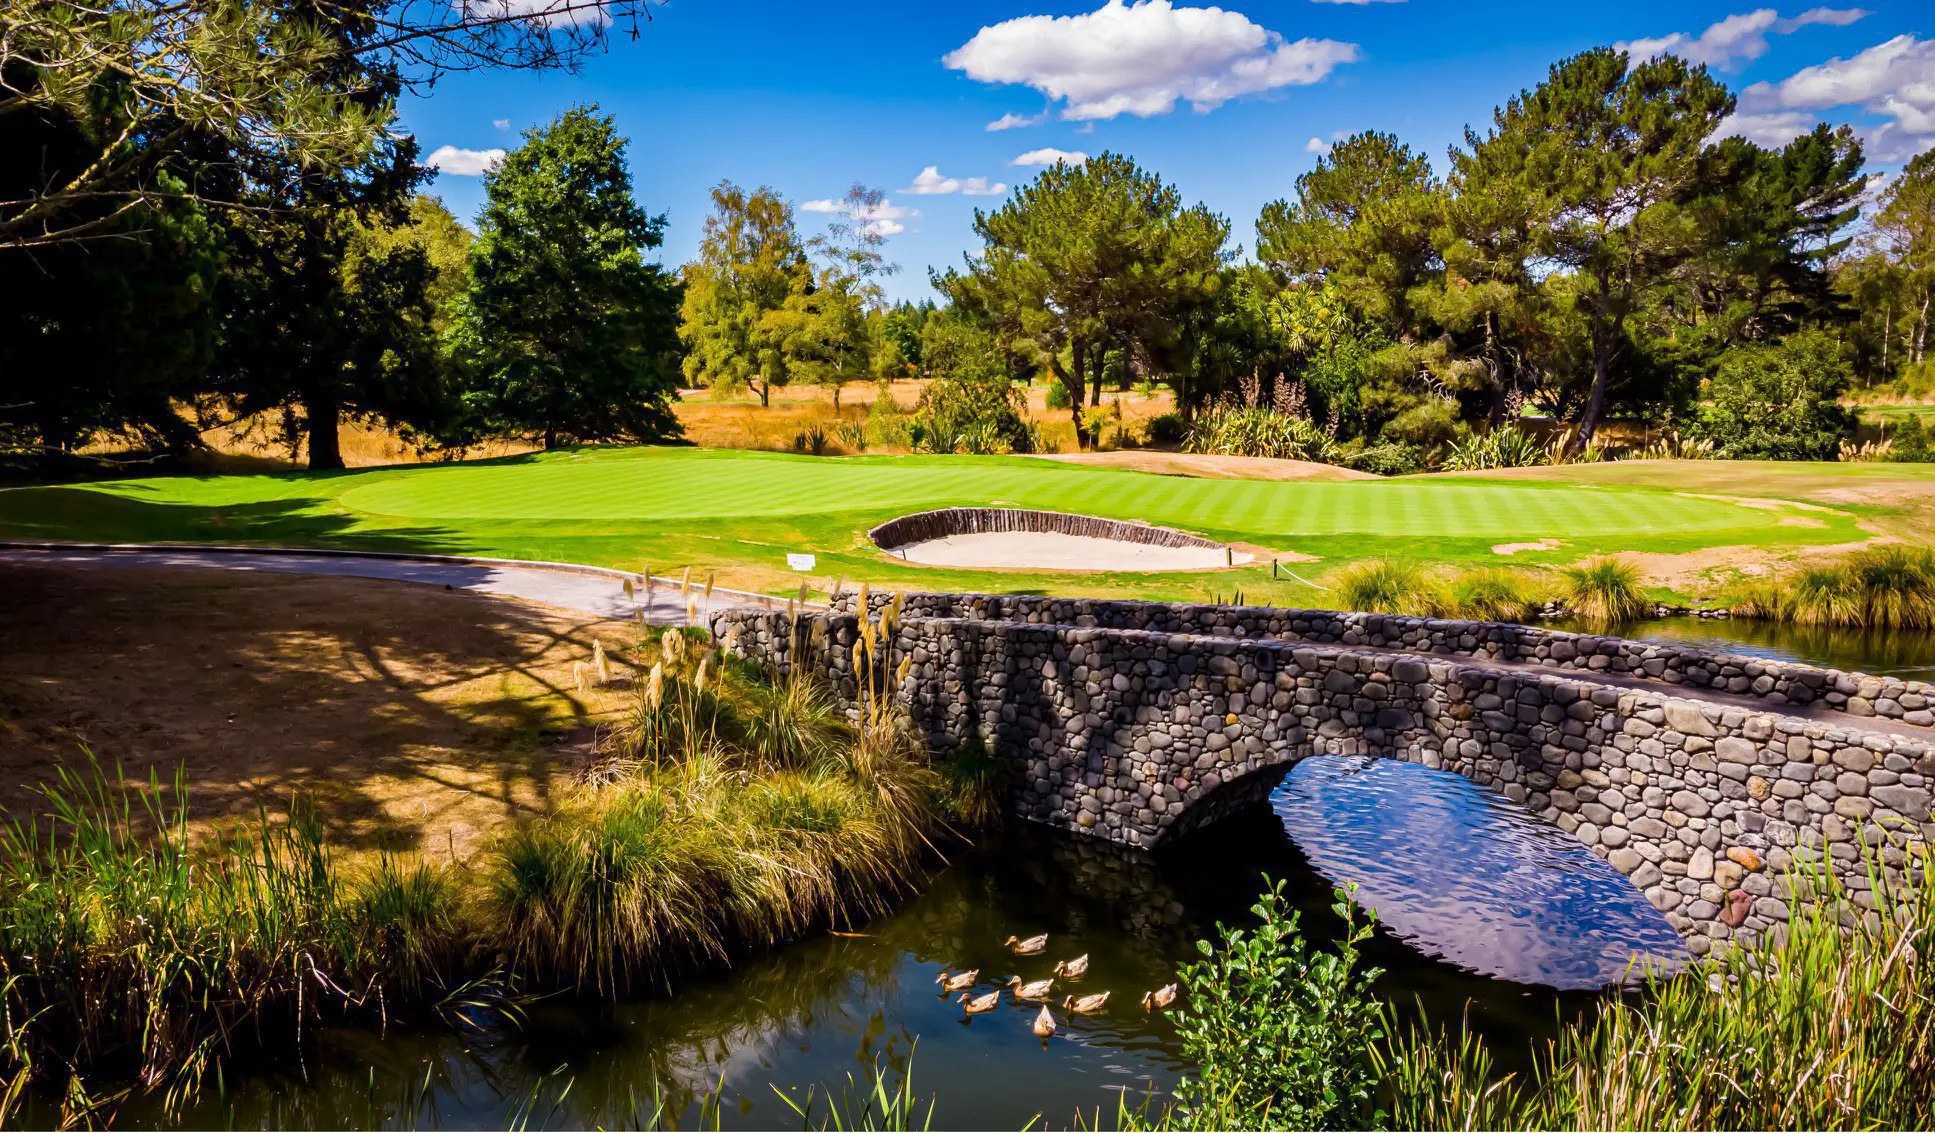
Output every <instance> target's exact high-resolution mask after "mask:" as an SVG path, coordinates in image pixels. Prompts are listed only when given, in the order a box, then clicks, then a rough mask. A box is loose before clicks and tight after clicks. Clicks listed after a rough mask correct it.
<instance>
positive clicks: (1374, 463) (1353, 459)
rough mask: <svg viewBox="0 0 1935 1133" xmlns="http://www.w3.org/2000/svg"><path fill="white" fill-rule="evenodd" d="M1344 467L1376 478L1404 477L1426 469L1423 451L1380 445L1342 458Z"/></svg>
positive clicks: (1398, 445)
mask: <svg viewBox="0 0 1935 1133" xmlns="http://www.w3.org/2000/svg"><path fill="white" fill-rule="evenodd" d="M1344 467H1346V468H1354V469H1356V470H1357V471H1359V472H1369V473H1372V474H1373V475H1377V476H1404V475H1408V474H1409V473H1412V472H1423V471H1425V469H1426V468H1427V467H1428V465H1427V463H1426V459H1425V451H1424V449H1422V448H1419V447H1418V446H1417V445H1405V444H1382V445H1371V446H1370V447H1368V448H1364V449H1360V450H1359V451H1357V452H1355V453H1352V454H1351V455H1350V456H1347V457H1345V458H1344Z"/></svg>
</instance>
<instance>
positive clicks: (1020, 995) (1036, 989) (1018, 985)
mask: <svg viewBox="0 0 1935 1133" xmlns="http://www.w3.org/2000/svg"><path fill="white" fill-rule="evenodd" d="M1008 986H1009V987H1011V988H1014V989H1015V998H1016V999H1047V998H1048V993H1049V992H1051V991H1053V990H1055V981H1054V979H1052V978H1050V979H1045V980H1033V981H1031V982H1029V983H1022V982H1021V977H1020V976H1015V977H1013V978H1011V979H1009V980H1008Z"/></svg>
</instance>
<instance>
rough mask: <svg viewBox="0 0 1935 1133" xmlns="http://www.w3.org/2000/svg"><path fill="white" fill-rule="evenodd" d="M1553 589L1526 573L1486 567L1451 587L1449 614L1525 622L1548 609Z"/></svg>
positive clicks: (1479, 619)
mask: <svg viewBox="0 0 1935 1133" xmlns="http://www.w3.org/2000/svg"><path fill="white" fill-rule="evenodd" d="M1549 593H1550V587H1549V586H1547V585H1546V583H1545V581H1544V580H1543V579H1542V578H1540V577H1538V576H1535V575H1532V574H1530V573H1528V572H1526V571H1518V570H1508V569H1505V568H1502V567H1485V568H1481V569H1479V570H1473V571H1465V572H1463V573H1461V574H1459V575H1458V576H1457V577H1456V578H1455V579H1454V580H1453V581H1452V584H1451V602H1450V609H1449V611H1448V612H1449V613H1452V614H1454V615H1456V616H1458V617H1461V618H1470V619H1472V620H1474V621H1481V622H1522V621H1525V620H1527V619H1528V618H1530V617H1532V616H1533V615H1534V614H1536V613H1538V612H1539V611H1540V609H1541V608H1543V607H1544V605H1545V602H1546V598H1547V596H1548V594H1549Z"/></svg>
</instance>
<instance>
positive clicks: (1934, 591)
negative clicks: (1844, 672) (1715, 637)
mask: <svg viewBox="0 0 1935 1133" xmlns="http://www.w3.org/2000/svg"><path fill="white" fill-rule="evenodd" d="M1728 603H1729V605H1731V606H1732V608H1733V612H1734V613H1736V614H1738V615H1740V616H1742V617H1749V618H1764V619H1767V620H1769V621H1782V622H1797V623H1800V624H1802V625H1819V626H1849V627H1856V628H1863V629H1921V630H1925V629H1935V549H1931V548H1929V547H1921V546H1911V545H1908V544H1905V543H1888V544H1883V545H1882V546H1879V547H1870V548H1867V549H1864V550H1860V551H1856V552H1854V553H1853V554H1850V555H1848V556H1847V557H1845V558H1843V559H1841V560H1839V561H1837V562H1831V563H1825V564H1821V565H1818V566H1810V567H1805V568H1803V569H1801V570H1799V571H1796V572H1794V573H1792V574H1788V575H1782V576H1775V577H1769V578H1758V579H1752V580H1749V581H1747V582H1745V583H1742V584H1741V585H1740V586H1739V587H1738V588H1736V590H1735V591H1734V593H1733V594H1732V595H1730V596H1729V598H1728Z"/></svg>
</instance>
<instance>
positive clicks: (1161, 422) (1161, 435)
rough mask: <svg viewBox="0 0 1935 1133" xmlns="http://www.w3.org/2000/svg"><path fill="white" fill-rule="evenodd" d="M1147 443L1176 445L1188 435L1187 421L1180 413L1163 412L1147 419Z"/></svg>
mask: <svg viewBox="0 0 1935 1133" xmlns="http://www.w3.org/2000/svg"><path fill="white" fill-rule="evenodd" d="M1148 428H1149V443H1150V444H1152V445H1177V444H1181V443H1182V441H1183V438H1184V437H1186V436H1188V435H1189V422H1187V421H1185V420H1183V419H1182V414H1180V413H1164V414H1162V415H1161V416H1159V417H1151V418H1150V419H1149V426H1148Z"/></svg>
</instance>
